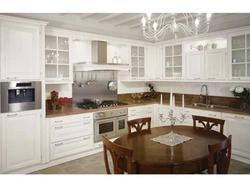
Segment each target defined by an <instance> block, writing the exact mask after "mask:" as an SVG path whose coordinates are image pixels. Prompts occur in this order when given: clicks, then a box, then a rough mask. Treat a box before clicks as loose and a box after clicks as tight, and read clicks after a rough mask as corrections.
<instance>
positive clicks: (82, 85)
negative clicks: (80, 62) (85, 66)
mask: <svg viewBox="0 0 250 188" xmlns="http://www.w3.org/2000/svg"><path fill="white" fill-rule="evenodd" d="M81 73H82V81H83V72H81ZM84 86H85V84H83V83H82V82H81V83H80V84H79V85H78V87H84Z"/></svg>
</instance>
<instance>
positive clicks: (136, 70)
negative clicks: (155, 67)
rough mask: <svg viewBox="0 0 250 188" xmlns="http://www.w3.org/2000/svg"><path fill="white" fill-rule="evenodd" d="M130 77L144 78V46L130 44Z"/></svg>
mask: <svg viewBox="0 0 250 188" xmlns="http://www.w3.org/2000/svg"><path fill="white" fill-rule="evenodd" d="M131 78H132V79H142V78H145V47H142V46H131Z"/></svg>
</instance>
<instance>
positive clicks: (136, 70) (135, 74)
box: [131, 67, 138, 77]
mask: <svg viewBox="0 0 250 188" xmlns="http://www.w3.org/2000/svg"><path fill="white" fill-rule="evenodd" d="M131 75H132V77H138V68H137V67H132V68H131Z"/></svg>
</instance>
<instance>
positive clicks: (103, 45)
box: [74, 41, 130, 71]
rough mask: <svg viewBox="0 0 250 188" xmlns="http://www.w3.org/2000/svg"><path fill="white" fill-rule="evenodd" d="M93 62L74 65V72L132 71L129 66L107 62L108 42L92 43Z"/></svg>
mask: <svg viewBox="0 0 250 188" xmlns="http://www.w3.org/2000/svg"><path fill="white" fill-rule="evenodd" d="M91 57H92V62H80V63H74V71H95V70H112V71H113V70H117V71H130V66H129V64H115V63H108V62H107V42H105V41H91Z"/></svg>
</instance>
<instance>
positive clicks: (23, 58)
mask: <svg viewBox="0 0 250 188" xmlns="http://www.w3.org/2000/svg"><path fill="white" fill-rule="evenodd" d="M40 45H41V44H40V40H39V26H33V25H29V24H19V23H11V22H9V23H5V22H2V23H1V79H8V80H15V79H40V78H41V74H40V72H41V64H40V62H39V59H40V58H41V56H40V53H39V50H40Z"/></svg>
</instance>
